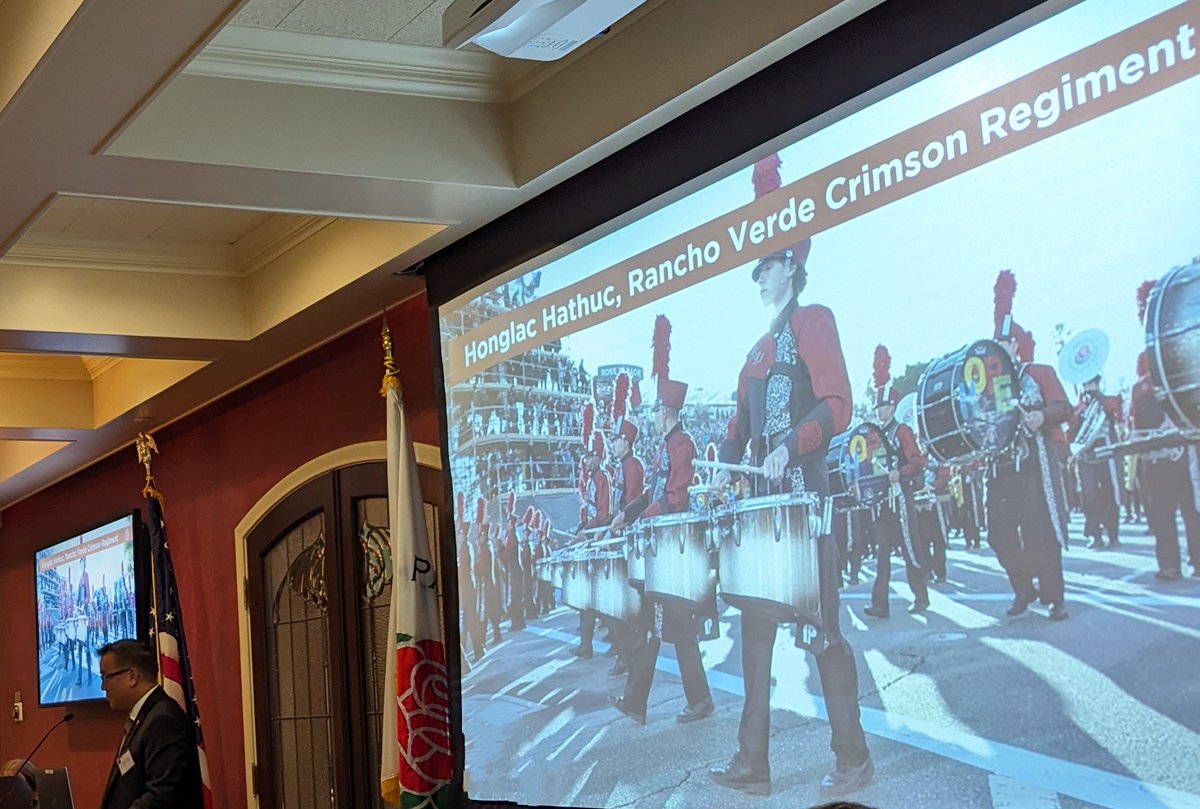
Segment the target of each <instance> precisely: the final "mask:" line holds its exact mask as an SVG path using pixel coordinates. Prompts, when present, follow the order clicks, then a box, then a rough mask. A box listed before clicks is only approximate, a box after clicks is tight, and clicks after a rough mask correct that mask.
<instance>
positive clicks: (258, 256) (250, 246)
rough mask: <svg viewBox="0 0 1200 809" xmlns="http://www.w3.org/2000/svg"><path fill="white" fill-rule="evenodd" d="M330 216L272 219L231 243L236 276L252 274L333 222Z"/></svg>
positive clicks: (334, 219) (280, 216) (334, 220)
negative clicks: (235, 262) (236, 266)
mask: <svg viewBox="0 0 1200 809" xmlns="http://www.w3.org/2000/svg"><path fill="white" fill-rule="evenodd" d="M336 221H337V219H336V218H334V217H331V216H286V215H279V216H273V217H271V218H270V219H268V220H267V221H266V222H263V223H262V224H261V225H259V226H258V227H256V228H255V229H254V230H252V231H250V232H249V233H247V234H246V235H245V236H243V237H242V238H241V239H238V241H237V242H236V243H235V244H234V246H233V250H234V255H235V257H236V260H237V264H238V270H239V274H241V275H253V274H254V273H256V272H258V271H259V270H261V269H262V268H263V267H265V266H267V265H268V264H270V263H271V262H272V261H274V260H275V259H277V258H279V257H280V256H282V255H283V254H284V253H286V252H287V251H289V250H291V249H292V248H293V247H296V246H297V245H299V244H300V243H302V242H304V241H305V240H306V239H309V238H311V237H312V236H315V235H316V234H317V233H319V232H321V231H322V230H323V229H324V228H326V227H328V226H329V225H331V224H333V223H334V222H336Z"/></svg>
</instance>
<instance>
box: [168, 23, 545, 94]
mask: <svg viewBox="0 0 1200 809" xmlns="http://www.w3.org/2000/svg"><path fill="white" fill-rule="evenodd" d="M532 67H533V66H532V65H525V64H514V63H513V62H512V60H508V59H504V58H502V57H499V56H496V55H494V54H490V53H482V52H476V51H453V50H446V49H443V48H431V47H425V46H422V45H408V44H404V43H399V42H374V41H371V40H363V39H353V38H350V37H334V36H323V35H321V34H308V33H302V32H299V31H285V30H281V29H275V28H249V27H246V26H240V25H229V26H226V27H225V28H224V30H222V31H221V32H220V33H219V34H217V36H215V37H214V38H213V40H212V42H210V43H209V44H208V46H207V47H206V48H204V50H202V51H201V52H200V53H199V55H198V56H196V58H195V59H193V60H192V61H191V62H190V63H189V64H188V66H187V67H186V68H184V70H183V72H184V74H186V75H191V76H208V77H213V78H222V79H243V80H248V81H261V82H270V83H277V84H298V85H304V86H309V87H328V88H333V89H338V90H365V91H369V92H376V93H393V94H398V95H411V96H426V97H429V98H449V99H454V100H459V101H489V102H497V101H507V100H508V99H509V97H510V96H509V88H510V87H511V85H512V84H513V83H514V82H515V81H516V80H517V79H518V78H520V77H521V76H523V75H525V74H526V73H527V72H529V71H530V70H532Z"/></svg>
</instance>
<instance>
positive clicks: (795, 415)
mask: <svg viewBox="0 0 1200 809" xmlns="http://www.w3.org/2000/svg"><path fill="white" fill-rule="evenodd" d="M789 309H790V313H788V312H786V311H785V315H787V318H788V320H787V322H786V324H784V326H783V327H784V328H791V330H792V335H793V337H794V340H795V344H796V353H797V355H798V359H797V363H796V365H795V366H791V367H792V368H793V369H794V370H793V371H792V373H791V376H792V395H791V400H790V401H789V402H788V410H789V413H790V415H791V418H790V424H791V428H790V432H789V433H788V435H787V436H786V437H785V439H784V443H785V444H786V445H787V448H788V458H789V466H794V465H795V464H796V462H797V461H798V460H799V459H800V458H801V457H803V456H805V455H809V454H810V453H814V452H821V451H823V450H824V449H825V448H826V447H827V446H828V444H829V439H831V438H832V437H833V436H835V435H837V434H838V433H840V432H842V431H844V430H845V429H846V428H847V427H849V426H850V416H851V402H852V399H851V395H850V378H849V376H848V375H847V373H846V361H845V359H844V358H843V356H842V346H841V341H840V339H839V338H838V332H837V324H836V323H835V322H834V319H833V312H831V311H830V310H829V309H828V308H826V307H824V306H820V305H811V306H799V305H797V304H796V303H795V302H794V301H793V302H792V303H790V304H789ZM778 332H779V329H778V328H776V329H773V330H772V331H771V332H770V333H768V334H766V335H765V336H763V337H762V339H760V340H759V341H758V342H757V343H756V344H755V346H754V348H753V349H751V350H750V353H749V355H747V357H746V364H745V365H744V366H742V371H741V374H739V376H738V389H737V406H736V409H735V410H734V414H733V418H731V419H730V421H729V429H728V430H727V432H726V435H725V440H724V441H723V442H722V444H721V449H720V456H719V457H720V459H721V461H723V462H725V463H740V462H741V460H742V456H743V454H744V453H745V451H746V445H747V444H749V443H750V442H751V440H754V441H755V443H758V439H761V438H763V437H764V427H765V424H766V419H767V400H766V390H767V377H768V375H769V374H770V373H771V371H772V369H773V368H774V367H775V365H776V355H777V350H776V349H777V337H776V334H777V333H778ZM776 372H779V371H778V370H777V371H776ZM768 437H769V436H768ZM755 451H757V449H756V448H755ZM754 460H755V461H761V460H762V459H761V458H755V459H754Z"/></svg>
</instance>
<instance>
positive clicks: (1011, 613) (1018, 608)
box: [1004, 591, 1038, 618]
mask: <svg viewBox="0 0 1200 809" xmlns="http://www.w3.org/2000/svg"><path fill="white" fill-rule="evenodd" d="M1037 597H1038V596H1037V592H1036V591H1034V592H1032V593H1018V594H1017V597H1016V598H1014V599H1013V603H1012V606H1011V607H1009V608H1008V609H1007V610H1005V612H1004V614H1005V615H1007V616H1008V617H1010V618H1015V617H1016V616H1018V615H1021V614H1022V613H1024V612H1025V610H1027V609H1029V605H1030V604H1032V603H1033V602H1034V601H1036V600H1037Z"/></svg>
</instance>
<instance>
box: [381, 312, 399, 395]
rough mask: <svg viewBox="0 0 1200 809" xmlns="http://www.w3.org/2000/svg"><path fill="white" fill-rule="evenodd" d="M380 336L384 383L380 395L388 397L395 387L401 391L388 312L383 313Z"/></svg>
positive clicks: (397, 390)
mask: <svg viewBox="0 0 1200 809" xmlns="http://www.w3.org/2000/svg"><path fill="white" fill-rule="evenodd" d="M379 336H380V338H381V339H382V340H383V384H382V385H381V386H380V388H379V395H380V396H383V397H386V396H387V395H388V391H389V390H392V389H393V388H395V389H396V392H397V393H399V392H400V391H401V388H400V375H399V372H398V371H397V370H396V360H395V359H394V358H393V357H392V333H391V331H389V330H388V324H387V312H384V313H383V330H382V331H381V332H380V334H379Z"/></svg>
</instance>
